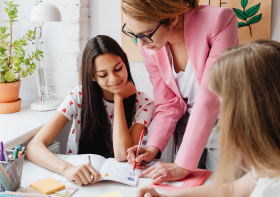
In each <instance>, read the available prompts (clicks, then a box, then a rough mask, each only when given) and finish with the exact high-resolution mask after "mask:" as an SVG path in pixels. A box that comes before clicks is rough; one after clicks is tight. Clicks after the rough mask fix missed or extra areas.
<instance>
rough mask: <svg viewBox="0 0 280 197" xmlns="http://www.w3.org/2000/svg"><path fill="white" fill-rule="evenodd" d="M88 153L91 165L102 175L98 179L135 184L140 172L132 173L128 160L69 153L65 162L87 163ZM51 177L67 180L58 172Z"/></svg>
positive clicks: (76, 164) (74, 163)
mask: <svg viewBox="0 0 280 197" xmlns="http://www.w3.org/2000/svg"><path fill="white" fill-rule="evenodd" d="M88 155H90V158H91V165H92V166H93V167H94V168H95V169H96V170H97V171H99V172H100V174H101V175H102V177H101V178H99V180H98V181H105V180H109V181H116V182H120V183H123V184H126V185H130V186H133V187H136V186H137V183H138V179H139V178H138V176H137V175H138V174H139V173H140V172H141V170H139V169H135V170H134V173H133V169H132V165H131V164H129V163H128V162H117V161H116V159H114V158H108V159H105V158H104V157H102V156H100V155H94V154H85V155H70V156H69V157H68V159H67V160H66V161H67V162H69V163H71V164H72V165H74V166H79V165H82V164H86V163H88ZM51 178H53V179H54V180H57V181H68V180H67V179H66V178H64V177H63V176H61V175H60V174H57V173H56V174H54V175H53V176H52V177H51Z"/></svg>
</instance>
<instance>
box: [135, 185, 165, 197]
mask: <svg viewBox="0 0 280 197" xmlns="http://www.w3.org/2000/svg"><path fill="white" fill-rule="evenodd" d="M136 197H163V195H161V194H159V193H157V192H156V190H155V189H154V188H152V187H143V188H140V189H139V190H138V191H137V193H136Z"/></svg>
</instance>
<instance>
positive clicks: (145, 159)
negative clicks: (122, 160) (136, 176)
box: [127, 145, 159, 169]
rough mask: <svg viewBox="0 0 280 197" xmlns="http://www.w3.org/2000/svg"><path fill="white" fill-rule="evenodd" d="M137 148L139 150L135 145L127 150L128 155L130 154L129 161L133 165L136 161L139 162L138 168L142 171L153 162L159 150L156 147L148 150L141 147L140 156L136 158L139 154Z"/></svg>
mask: <svg viewBox="0 0 280 197" xmlns="http://www.w3.org/2000/svg"><path fill="white" fill-rule="evenodd" d="M137 148H138V145H135V146H133V147H131V148H129V149H127V153H128V155H127V161H128V163H130V164H132V165H133V163H134V161H135V160H136V162H137V166H136V168H140V169H143V168H145V165H146V164H148V163H150V162H151V161H153V160H154V158H155V157H156V155H157V153H158V151H159V149H158V148H157V147H154V146H149V147H147V148H146V149H145V148H143V147H141V148H140V151H139V156H138V157H137V158H136V157H135V155H136V152H137Z"/></svg>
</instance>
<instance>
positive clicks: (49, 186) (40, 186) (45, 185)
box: [30, 178, 65, 194]
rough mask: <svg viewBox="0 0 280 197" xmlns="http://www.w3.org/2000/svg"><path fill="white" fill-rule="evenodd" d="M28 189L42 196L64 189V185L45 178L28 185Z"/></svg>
mask: <svg viewBox="0 0 280 197" xmlns="http://www.w3.org/2000/svg"><path fill="white" fill-rule="evenodd" d="M30 187H31V188H33V189H35V190H37V191H38V192H41V193H43V194H51V193H53V192H55V191H58V190H61V189H64V188H65V185H63V184H62V183H60V182H58V181H56V180H54V179H52V178H46V179H43V180H41V181H37V182H35V183H32V184H30Z"/></svg>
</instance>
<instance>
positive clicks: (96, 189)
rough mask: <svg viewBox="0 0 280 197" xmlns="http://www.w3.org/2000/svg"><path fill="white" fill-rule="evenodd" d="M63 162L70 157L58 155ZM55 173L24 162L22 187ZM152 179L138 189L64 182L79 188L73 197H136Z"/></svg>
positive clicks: (139, 185)
mask: <svg viewBox="0 0 280 197" xmlns="http://www.w3.org/2000/svg"><path fill="white" fill-rule="evenodd" d="M57 156H58V157H60V158H61V159H63V160H66V159H67V158H68V155H57ZM53 174H54V172H52V171H49V170H47V169H45V168H42V167H40V166H38V165H36V164H34V163H32V162H30V161H28V160H27V159H25V161H24V166H23V174H22V180H21V186H23V187H28V186H29V185H30V184H31V183H34V182H35V181H38V180H42V179H45V178H48V177H51V176H52V175H53ZM212 178H213V175H211V176H210V177H209V178H208V180H207V181H206V182H205V183H204V184H206V185H207V184H210V183H211V182H212ZM151 181H152V179H150V178H141V179H139V182H138V186H137V187H131V186H127V185H124V184H121V183H117V182H113V181H112V182H111V181H101V182H98V183H94V184H89V185H86V186H79V185H77V184H75V183H74V182H62V183H63V184H65V185H67V186H76V187H78V191H77V192H76V193H75V194H74V195H73V197H85V196H92V197H94V196H95V195H98V194H104V193H109V192H114V191H120V192H121V193H122V194H123V195H124V196H125V197H133V196H135V194H136V192H137V190H138V189H139V188H141V187H144V186H147V185H149V184H150V183H151Z"/></svg>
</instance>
